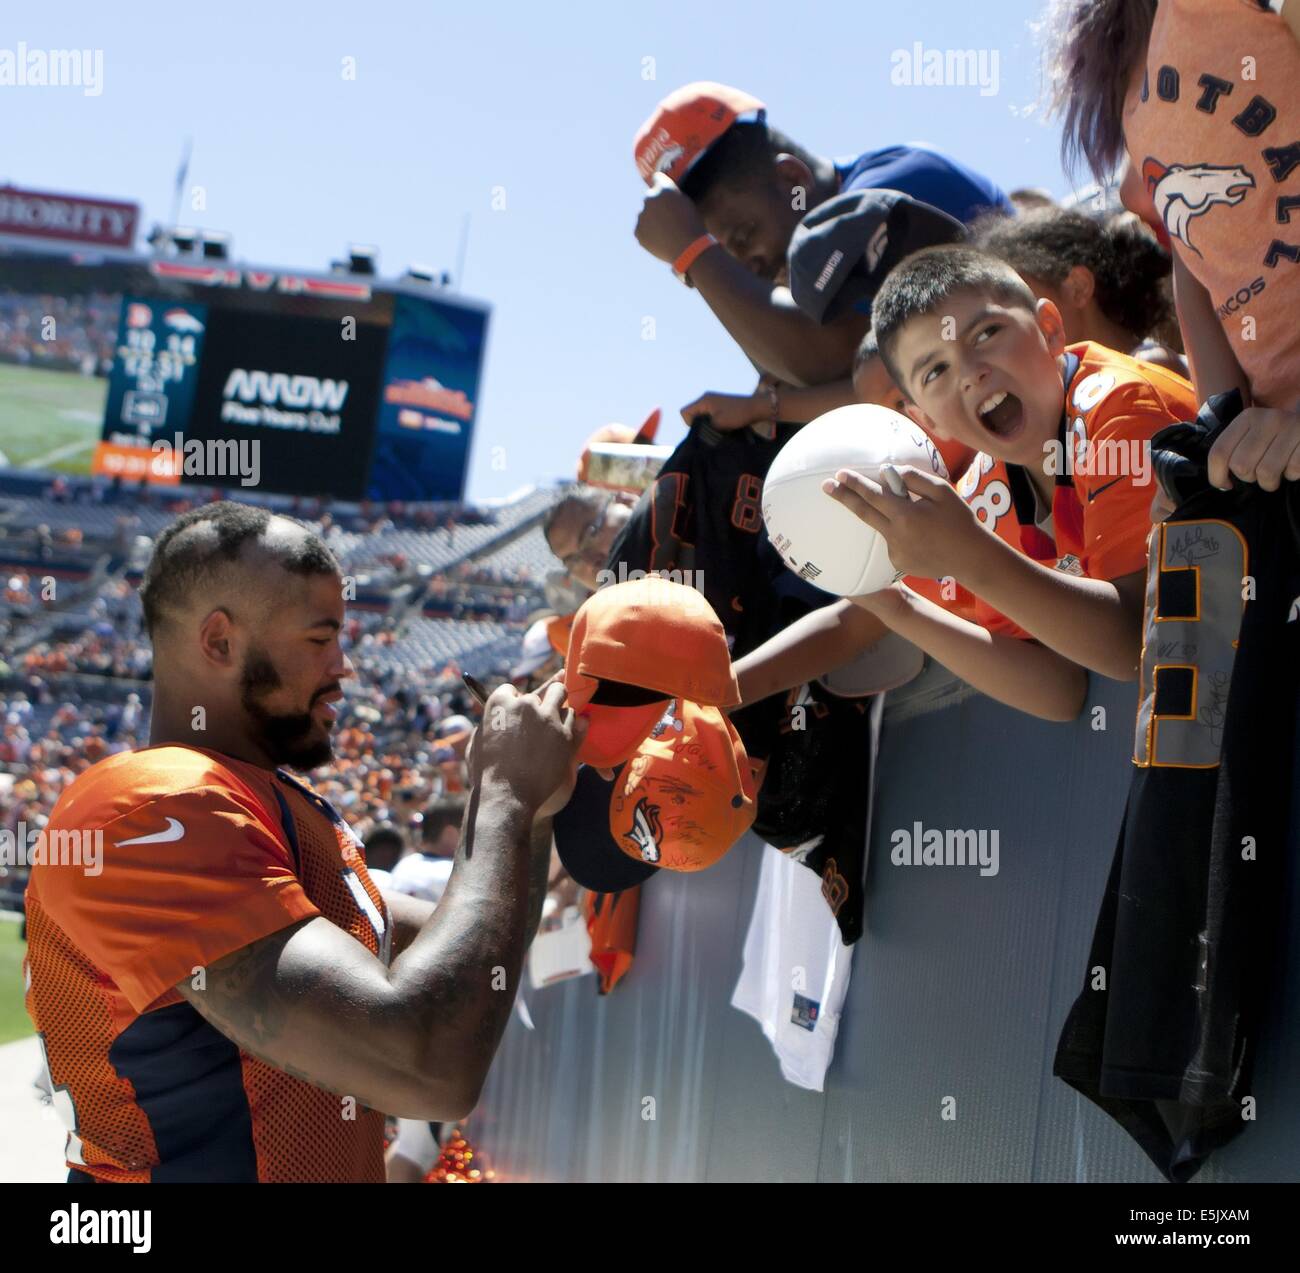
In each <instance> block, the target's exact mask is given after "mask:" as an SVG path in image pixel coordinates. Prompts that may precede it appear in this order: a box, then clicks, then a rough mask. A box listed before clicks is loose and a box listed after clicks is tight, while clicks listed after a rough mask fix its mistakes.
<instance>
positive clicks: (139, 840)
mask: <svg viewBox="0 0 1300 1273" xmlns="http://www.w3.org/2000/svg"><path fill="white" fill-rule="evenodd" d="M184 834H185V827H184V825H183V824H182V823H181V822H180V821H179V820H178V819H176V818H168V819H167V829H166V830H165V831H155V832H154V833H153V835H138V836H136V838H135V839H134V840H119V841H118V842H117V847H118V848H119V849H123V848H125V847H126V846H127V845H128V844H168V843H170V842H171V841H172V840H179V839H180V838H181V836H183V835H184Z"/></svg>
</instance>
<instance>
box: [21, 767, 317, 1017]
mask: <svg viewBox="0 0 1300 1273" xmlns="http://www.w3.org/2000/svg"><path fill="white" fill-rule="evenodd" d="M178 827H179V833H178V834H177V835H176V838H175V839H167V840H165V841H162V842H160V841H159V840H158V839H157V838H156V837H159V836H163V835H167V834H168V833H169V832H176V831H177V828H178ZM146 837H155V838H154V839H153V841H152V842H148V843H135V844H132V843H130V841H133V840H136V841H138V840H140V839H142V838H146ZM99 867H100V869H99V871H98V873H96V874H93V875H92V874H90V873H89V872H88V871H87V870H86V869H84V868H81V867H78V868H75V869H74V868H72V867H57V868H46V869H45V871H44V873H43V876H42V881H41V900H42V903H43V905H44V906H45V909H46V911H47V912H48V913H49V915H50V916H51V918H52V919H53V920H54V921H55V922H56V923H57V924H58V925H59V927H60V928H62V929H63V931H64V932H65V933H66V934H67V935H68V937H69V938H70V939H71V940H72V941H73V942H74V943H75V944H76V945H77V946H78V947H79V948H80V949H81V950H83V951H84V952H85V953H86V955H87V956H88V957H89V959H90V960H91V961H92V962H93V963H94V964H95V965H96V967H97V968H99V969H101V970H102V971H104V972H106V973H107V974H108V975H109V976H110V977H112V979H113V980H114V982H116V983H117V985H118V987H119V988H120V989H121V991H122V993H123V994H124V995H125V996H126V997H127V999H128V1000H129V1001H130V1004H131V1006H132V1007H133V1008H134V1009H135V1010H136V1011H137V1012H143V1011H144V1010H145V1008H147V1007H148V1006H149V1004H151V1003H152V1002H153V1001H154V1000H155V999H157V998H158V997H159V996H160V995H161V994H163V993H165V992H166V991H167V990H170V989H171V988H172V987H173V986H175V985H176V983H177V982H179V981H182V980H183V979H185V978H186V977H188V976H189V975H190V974H191V973H192V971H193V970H194V969H195V968H196V967H199V966H206V965H208V964H211V963H214V962H215V961H216V960H218V959H220V958H222V957H223V956H224V955H228V954H230V953H231V952H232V951H235V950H239V949H240V948H241V947H244V946H247V945H249V944H251V943H252V942H255V941H257V940H258V939H259V938H261V937H265V936H266V935H267V934H269V933H273V932H277V931H278V930H279V929H281V928H284V927H286V926H287V925H289V924H292V923H295V922H297V921H298V920H300V919H309V918H311V917H313V916H315V915H318V914H319V913H320V912H319V911H318V910H317V908H316V907H315V906H314V905H313V904H312V903H311V902H310V901H309V900H308V898H307V895H306V894H305V893H304V892H303V889H302V886H301V884H300V883H299V882H298V877H297V875H296V874H295V872H294V865H293V857H292V853H291V850H290V849H289V847H288V844H287V842H286V840H285V838H284V833H283V831H282V830H281V829H280V828H279V827H278V826H276V825H275V824H273V823H271V822H270V821H269V820H268V818H267V815H266V814H265V813H264V812H263V810H262V809H261V808H259V807H258V806H257V804H256V803H254V802H252V801H250V800H249V799H247V798H246V797H245V796H244V795H243V794H241V793H240V792H237V791H234V790H230V789H227V788H223V787H217V786H207V787H200V788H195V789H192V790H189V791H181V792H176V793H173V794H168V795H164V796H158V797H156V798H154V799H152V800H146V801H145V802H144V803H142V804H140V805H138V806H136V807H135V808H134V809H132V810H131V811H130V812H129V813H125V814H123V815H122V816H121V817H119V818H116V819H115V820H114V821H112V822H110V823H108V824H107V825H106V826H105V827H104V829H103V848H102V853H101V855H100V863H99Z"/></svg>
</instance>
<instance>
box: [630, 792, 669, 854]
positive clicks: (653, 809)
mask: <svg viewBox="0 0 1300 1273" xmlns="http://www.w3.org/2000/svg"><path fill="white" fill-rule="evenodd" d="M623 838H624V839H625V840H631V841H632V843H633V844H635V845H636V847H637V851H638V852H639V854H640V857H641V860H642V861H643V862H651V863H654V864H656V865H657V864H658V862H659V845H660V844H661V843H662V842H663V838H664V829H663V825H662V824H661V823H660V821H659V807H658V805H653V804H651V803H650V802H649V800H647V799H646V797H645V796H642V797H641V799H640V800H638V801H637V802H636V808H635V809H634V810H633V811H632V829H631V830H630V831H624V832H623Z"/></svg>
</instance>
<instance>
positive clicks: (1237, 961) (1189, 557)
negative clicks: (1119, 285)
mask: <svg viewBox="0 0 1300 1273" xmlns="http://www.w3.org/2000/svg"><path fill="white" fill-rule="evenodd" d="M1240 407H1241V401H1240V396H1239V395H1238V394H1237V393H1236V392H1235V391H1234V392H1233V393H1232V394H1223V395H1219V396H1218V397H1215V398H1211V399H1210V400H1209V401H1208V402H1207V403H1206V404H1205V406H1203V407H1202V408H1201V412H1200V415H1199V416H1198V418H1197V419H1196V421H1194V422H1192V423H1188V424H1176V425H1171V426H1170V427H1168V428H1166V429H1162V430H1161V431H1160V432H1159V433H1157V434H1156V436H1155V437H1154V439H1153V440H1152V453H1153V459H1154V462H1155V468H1156V472H1157V475H1158V476H1159V478H1160V480H1161V482H1162V484H1163V485H1164V487H1165V489H1166V491H1167V492H1168V493H1169V494H1170V496H1171V498H1173V500H1174V502H1175V504H1176V506H1177V508H1176V511H1175V513H1174V514H1173V515H1172V516H1171V517H1170V518H1169V519H1168V520H1167V521H1166V522H1164V523H1161V524H1158V525H1157V526H1156V527H1155V528H1154V530H1153V532H1152V537H1151V543H1150V550H1149V562H1148V576H1147V578H1148V583H1147V594H1146V612H1145V619H1144V646H1143V658H1142V679H1141V683H1140V693H1139V704H1138V715H1137V728H1136V736H1135V747H1134V756H1133V762H1134V765H1135V766H1136V768H1135V770H1134V773H1133V779H1132V786H1131V788H1130V791H1129V798H1128V805H1127V808H1126V810H1125V816H1124V825H1123V829H1122V831H1121V833H1120V838H1119V844H1118V846H1117V848H1116V851H1115V859H1114V864H1113V866H1112V867H1111V872H1110V879H1109V881H1108V882H1107V885H1106V892H1105V896H1104V898H1103V901H1102V906H1101V912H1100V914H1099V916H1098V919H1097V926H1096V931H1095V933H1094V936H1093V943H1092V951H1091V954H1090V956H1089V959H1088V969H1087V972H1086V975H1085V978H1084V989H1083V991H1082V993H1081V994H1080V995H1079V997H1078V999H1077V1000H1076V1001H1075V1003H1074V1006H1073V1008H1072V1009H1071V1011H1070V1015H1069V1017H1068V1019H1067V1021H1066V1023H1065V1028H1064V1030H1063V1031H1062V1034H1061V1039H1060V1043H1059V1045H1058V1048H1057V1053H1056V1062H1055V1066H1054V1071H1055V1073H1056V1074H1057V1075H1058V1076H1059V1077H1060V1078H1063V1079H1064V1080H1065V1081H1066V1082H1067V1083H1069V1084H1070V1085H1071V1086H1072V1087H1075V1088H1077V1089H1078V1090H1079V1091H1080V1092H1082V1093H1083V1094H1084V1095H1086V1096H1087V1097H1089V1098H1090V1099H1091V1100H1092V1101H1094V1102H1095V1103H1096V1104H1097V1105H1099V1106H1100V1107H1101V1108H1102V1109H1103V1110H1105V1111H1106V1113H1108V1114H1110V1115H1111V1116H1112V1117H1113V1118H1115V1119H1116V1120H1117V1121H1118V1122H1119V1123H1120V1124H1121V1125H1122V1126H1123V1127H1124V1128H1125V1130H1126V1131H1128V1132H1129V1134H1130V1135H1131V1136H1133V1138H1134V1139H1135V1140H1136V1141H1137V1142H1138V1143H1139V1144H1140V1145H1141V1146H1142V1148H1143V1149H1144V1150H1145V1151H1146V1153H1147V1155H1148V1156H1149V1157H1150V1158H1151V1160H1152V1162H1154V1163H1155V1165H1156V1166H1157V1167H1158V1168H1159V1169H1160V1170H1161V1172H1163V1173H1164V1175H1165V1176H1166V1177H1167V1178H1168V1179H1169V1180H1172V1181H1184V1180H1188V1179H1190V1178H1191V1177H1192V1176H1194V1175H1195V1174H1196V1172H1197V1171H1198V1170H1200V1168H1201V1166H1202V1165H1203V1164H1204V1162H1205V1159H1206V1157H1207V1156H1208V1155H1209V1154H1210V1153H1211V1152H1212V1151H1213V1150H1214V1149H1216V1148H1218V1147H1220V1146H1222V1145H1224V1144H1226V1143H1227V1142H1228V1141H1230V1140H1232V1139H1233V1138H1234V1137H1235V1136H1237V1135H1239V1134H1240V1133H1241V1132H1242V1131H1243V1130H1244V1129H1246V1128H1248V1127H1249V1126H1250V1121H1251V1119H1252V1118H1253V1117H1255V1116H1258V1117H1259V1118H1261V1119H1262V1118H1267V1117H1268V1116H1269V1112H1268V1109H1267V1107H1266V1105H1262V1106H1261V1107H1260V1108H1259V1109H1258V1110H1256V1108H1255V1102H1254V1101H1253V1099H1252V1091H1253V1089H1252V1073H1253V1065H1254V1061H1255V1057H1256V1053H1257V1051H1258V1048H1259V1041H1260V1038H1261V1034H1262V1032H1263V1031H1264V1030H1265V1028H1266V1025H1267V1021H1268V1019H1269V1013H1268V1007H1269V1003H1270V996H1271V994H1272V993H1273V992H1274V990H1275V978H1276V975H1277V969H1278V968H1280V967H1281V966H1282V964H1281V962H1280V960H1279V958H1278V954H1279V943H1280V940H1281V935H1282V918H1283V911H1282V906H1283V899H1284V898H1285V896H1286V892H1287V884H1288V879H1287V870H1288V865H1287V852H1288V844H1289V837H1290V835H1291V834H1292V833H1293V827H1292V824H1291V816H1290V805H1291V797H1292V791H1293V789H1294V785H1295V762H1296V755H1295V751H1294V737H1295V731H1296V723H1297V719H1296V709H1297V701H1298V693H1300V484H1298V483H1295V482H1286V483H1283V485H1282V489H1281V490H1279V491H1274V492H1269V491H1265V490H1262V489H1260V488H1259V487H1258V486H1255V485H1248V484H1242V483H1236V482H1234V485H1233V488H1232V489H1231V490H1230V491H1219V490H1216V489H1215V488H1214V487H1212V486H1210V484H1209V480H1208V478H1207V475H1206V458H1207V456H1208V454H1209V449H1210V446H1211V445H1212V443H1213V442H1214V439H1215V438H1216V437H1217V436H1218V434H1219V433H1220V432H1221V431H1222V430H1223V428H1224V427H1225V426H1226V425H1227V424H1228V423H1229V422H1230V421H1231V420H1232V418H1233V417H1234V416H1235V415H1236V414H1237V412H1238V411H1239V410H1240Z"/></svg>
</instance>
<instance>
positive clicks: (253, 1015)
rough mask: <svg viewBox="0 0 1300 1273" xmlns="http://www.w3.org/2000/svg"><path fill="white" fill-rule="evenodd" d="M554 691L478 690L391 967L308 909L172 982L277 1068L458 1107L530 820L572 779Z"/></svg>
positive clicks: (521, 925)
mask: <svg viewBox="0 0 1300 1273" xmlns="http://www.w3.org/2000/svg"><path fill="white" fill-rule="evenodd" d="M563 698H564V690H563V686H561V685H559V684H553V685H551V686H548V687H547V688H546V690H545V691H544V694H543V696H542V697H541V698H538V697H535V696H533V695H519V694H517V693H516V692H515V691H514V690H513V689H511V688H510V687H509V686H504V687H502V688H501V689H499V690H497V691H496V692H495V693H494V694H493V695H492V697H491V698H490V699H489V700H488V703H487V705H486V706H485V710H484V727H483V729H482V731H481V737H480V738H477V739H476V740H475V742H476V743H477V744H478V746H477V748H476V755H475V758H474V761H475V763H474V765H473V768H474V769H475V770H476V772H477V779H476V782H475V785H474V789H473V791H472V793H471V797H470V806H469V810H468V811H467V814H466V827H465V834H464V836H463V837H462V842H461V847H460V850H459V851H458V853H457V856H456V864H455V867H454V868H453V870H452V874H451V879H450V881H449V882H448V885H447V890H446V892H445V893H444V894H443V897H442V900H441V902H439V904H438V906H437V908H436V910H434V912H433V913H432V915H431V916H430V917H429V918H428V919H427V920H426V922H425V923H424V924H423V926H422V927H421V928H420V930H419V932H418V933H417V934H416V936H415V937H414V939H413V940H412V941H411V942H410V944H409V945H408V946H407V947H406V948H405V949H404V950H403V951H402V953H401V954H400V955H399V956H398V957H397V958H395V959H394V961H393V963H392V966H391V967H388V968H386V967H385V966H384V965H383V964H382V963H381V962H380V961H379V960H378V959H376V958H375V957H374V956H373V955H371V954H370V952H369V951H368V950H367V949H366V948H365V947H364V946H363V945H361V943H360V942H357V941H355V940H354V939H353V938H352V937H351V936H349V935H348V933H346V932H345V931H344V930H343V929H341V928H339V927H337V926H336V925H334V924H332V923H331V922H330V921H329V920H327V919H325V918H324V917H322V916H317V917H315V918H311V919H306V920H302V921H299V922H297V923H295V924H291V925H290V926H288V927H287V928H284V929H281V930H280V931H278V932H275V933H272V934H270V935H269V936H267V937H264V938H262V939H260V940H258V941H255V942H253V943H252V944H250V945H249V946H246V947H244V948H243V949H241V950H237V951H235V952H234V953H233V954H230V955H227V956H226V957H225V958H224V959H221V960H218V961H216V962H215V963H213V964H212V965H211V966H210V967H208V968H207V969H205V970H204V972H205V975H204V977H203V979H202V980H201V981H200V984H201V985H202V986H203V988H202V989H196V988H195V986H194V984H193V981H191V980H185V981H182V982H180V983H179V984H178V985H177V987H176V989H177V991H178V992H179V993H180V994H181V995H183V996H184V998H185V999H186V1000H188V1001H189V1002H190V1003H191V1004H192V1005H193V1006H194V1007H195V1008H196V1009H197V1010H198V1011H199V1012H200V1013H202V1015H203V1016H204V1017H206V1018H207V1019H208V1020H209V1021H210V1022H211V1023H212V1024H213V1025H214V1026H216V1028H217V1029H218V1030H220V1031H221V1032H222V1033H223V1034H225V1035H226V1036H227V1037H228V1038H230V1039H232V1040H233V1041H234V1042H235V1043H237V1044H238V1045H239V1046H240V1047H241V1048H243V1049H244V1050H245V1051H248V1052H250V1053H252V1054H254V1055H256V1056H259V1057H261V1058H262V1059H263V1060H265V1061H266V1062H268V1063H269V1064H271V1065H273V1066H275V1067H276V1068H277V1069H280V1070H284V1071H285V1072H286V1073H289V1074H293V1075H295V1076H296V1077H299V1078H302V1079H304V1080H306V1081H307V1082H310V1083H313V1084H315V1085H316V1086H318V1087H322V1088H325V1089H326V1090H328V1091H333V1092H338V1093H340V1094H344V1095H350V1096H354V1097H356V1098H357V1099H358V1100H359V1101H361V1102H363V1103H364V1104H365V1105H367V1106H370V1107H372V1108H375V1109H382V1110H384V1111H385V1112H386V1113H390V1114H396V1115H400V1116H404V1117H408V1118H424V1119H434V1120H448V1119H456V1118H462V1117H464V1116H465V1115H466V1114H467V1113H468V1112H469V1111H470V1110H471V1109H472V1108H473V1106H474V1104H475V1102H476V1101H477V1099H478V1094H479V1091H480V1089H481V1087H482V1084H483V1081H484V1079H485V1078H486V1075H487V1070H488V1067H489V1065H490V1064H491V1061H492V1057H493V1055H494V1053H495V1051H496V1048H497V1044H498V1043H499V1041H500V1038H501V1034H502V1031H503V1030H504V1028H505V1024H506V1021H507V1019H508V1017H509V1014H510V1010H511V1007H512V1005H513V1003H514V995H515V987H516V985H517V983H518V979H519V973H520V968H521V965H522V962H523V956H524V950H525V948H526V945H527V939H528V932H527V926H528V921H529V887H530V877H531V866H532V863H531V861H530V859H531V857H532V855H533V853H534V846H535V843H536V841H537V840H538V839H540V837H539V836H536V835H535V818H536V817H537V815H539V814H541V815H544V816H545V815H549V814H550V813H553V812H554V810H555V808H557V807H561V806H562V804H563V801H564V800H565V799H567V797H568V793H569V792H570V791H571V790H572V786H573V780H574V777H575V776H576V771H577V761H576V753H577V748H578V746H579V744H580V742H581V738H582V735H583V733H584V732H585V722H580V721H577V720H575V718H574V717H573V715H572V713H571V712H569V713H565V712H562V711H561V709H560V704H561V702H562V701H563ZM557 801H558V803H557ZM546 848H547V853H548V855H549V837H547V845H546ZM196 980H198V979H196Z"/></svg>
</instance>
